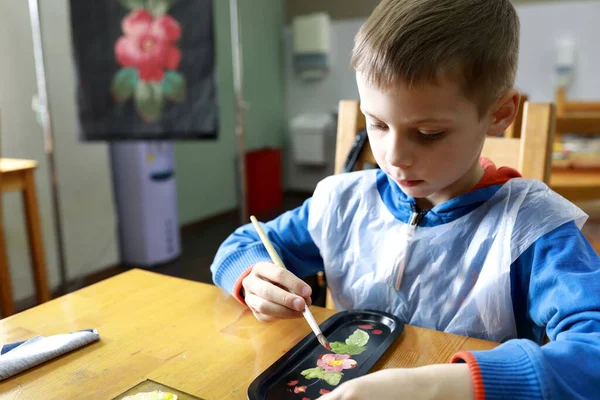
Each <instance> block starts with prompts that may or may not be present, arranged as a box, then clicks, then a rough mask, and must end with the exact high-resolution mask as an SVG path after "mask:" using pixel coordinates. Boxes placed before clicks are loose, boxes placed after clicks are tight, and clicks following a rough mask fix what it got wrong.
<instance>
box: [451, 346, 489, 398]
mask: <svg viewBox="0 0 600 400" xmlns="http://www.w3.org/2000/svg"><path fill="white" fill-rule="evenodd" d="M461 361H462V362H466V363H467V365H468V366H469V371H471V378H473V389H474V390H475V400H485V387H484V386H483V377H482V376H481V370H480V369H479V364H478V363H477V359H476V358H475V356H474V355H473V354H471V353H470V352H468V351H459V352H458V353H456V354H455V355H453V356H452V359H451V360H450V362H451V363H459V362H461Z"/></svg>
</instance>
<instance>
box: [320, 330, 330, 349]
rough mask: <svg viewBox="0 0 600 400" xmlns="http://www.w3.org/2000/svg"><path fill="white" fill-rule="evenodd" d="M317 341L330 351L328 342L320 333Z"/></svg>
mask: <svg viewBox="0 0 600 400" xmlns="http://www.w3.org/2000/svg"><path fill="white" fill-rule="evenodd" d="M317 339H318V340H319V343H321V345H322V346H323V347H325V348H326V349H327V350H329V351H331V345H330V344H329V341H328V340H327V339H325V335H323V334H322V333H320V334H319V335H318V336H317Z"/></svg>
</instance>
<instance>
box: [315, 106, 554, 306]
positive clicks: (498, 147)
mask: <svg viewBox="0 0 600 400" xmlns="http://www.w3.org/2000/svg"><path fill="white" fill-rule="evenodd" d="M555 109H556V107H555V106H554V105H553V104H550V103H529V102H525V103H524V106H523V119H522V123H521V124H520V126H521V129H520V131H521V132H520V138H515V137H504V138H495V137H488V138H487V139H486V141H485V144H484V146H483V152H482V155H483V156H484V157H488V158H489V159H490V160H492V161H494V163H495V164H496V165H498V166H507V167H512V168H515V169H516V170H518V171H519V172H520V173H521V174H522V175H523V176H524V177H526V178H530V179H538V180H540V181H543V182H545V183H548V182H549V179H550V168H551V165H552V164H551V159H552V144H553V142H554V133H555V121H556V111H555ZM365 126H366V120H365V117H364V115H363V114H362V112H361V111H360V106H359V102H358V101H355V100H342V101H341V102H340V104H339V110H338V130H337V143H336V150H335V152H336V154H335V173H336V174H338V173H340V172H341V171H342V168H343V166H344V161H345V159H346V156H347V154H348V152H349V150H350V148H351V146H352V142H353V141H354V137H355V136H356V133H357V132H358V131H360V130H361V129H364V128H365ZM365 163H371V164H376V161H375V158H374V157H373V153H372V152H371V147H370V146H368V145H367V146H365V147H364V148H363V150H362V152H361V153H360V156H359V162H358V166H357V170H360V169H362V168H363V166H364V164H365ZM325 306H326V307H327V308H329V309H335V307H334V304H333V299H332V298H331V294H330V292H329V290H327V295H326V300H325Z"/></svg>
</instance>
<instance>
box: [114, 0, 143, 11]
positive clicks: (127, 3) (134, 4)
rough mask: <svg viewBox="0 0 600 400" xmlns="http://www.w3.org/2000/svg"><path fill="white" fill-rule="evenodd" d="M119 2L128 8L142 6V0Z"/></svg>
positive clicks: (120, 0)
mask: <svg viewBox="0 0 600 400" xmlns="http://www.w3.org/2000/svg"><path fill="white" fill-rule="evenodd" d="M119 3H121V5H122V6H123V7H125V8H126V9H128V10H135V9H136V8H144V6H145V4H144V0H119Z"/></svg>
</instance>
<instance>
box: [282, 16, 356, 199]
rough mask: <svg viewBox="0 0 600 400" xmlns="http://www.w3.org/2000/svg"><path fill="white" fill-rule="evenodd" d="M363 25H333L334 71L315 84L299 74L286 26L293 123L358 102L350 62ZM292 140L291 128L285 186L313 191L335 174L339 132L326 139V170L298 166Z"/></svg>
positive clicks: (288, 92)
mask: <svg viewBox="0 0 600 400" xmlns="http://www.w3.org/2000/svg"><path fill="white" fill-rule="evenodd" d="M363 22H364V21H363V19H357V20H346V21H334V22H332V24H331V43H332V46H331V54H330V63H331V70H330V71H329V73H328V75H327V76H326V77H325V78H324V79H323V80H320V81H315V82H305V81H302V80H300V79H299V78H298V77H297V76H296V75H295V73H294V65H293V63H292V59H293V53H292V33H291V30H290V28H289V27H286V29H285V53H284V56H285V60H284V66H285V79H286V96H287V115H288V118H289V119H290V120H291V119H293V118H294V117H296V116H297V115H298V114H301V113H313V112H315V113H324V112H335V111H336V110H337V105H338V102H339V101H340V99H358V89H357V88H356V82H355V80H354V72H353V71H352V70H351V69H350V67H349V63H350V52H351V51H352V45H353V42H352V41H353V39H354V35H355V34H356V32H357V31H358V29H359V28H360V26H361V25H362V23H363ZM288 128H289V124H288ZM332 136H333V137H332ZM291 141H292V137H291V132H290V130H289V129H287V135H286V152H285V155H286V156H285V165H284V167H285V169H284V172H285V175H284V177H285V187H286V188H287V189H290V190H300V191H312V190H314V188H315V186H316V185H317V183H318V182H319V181H320V180H321V179H323V178H324V177H326V176H327V175H331V174H333V169H334V155H335V132H331V133H330V135H329V137H328V138H327V140H326V149H325V152H326V153H325V154H331V158H330V160H329V162H328V163H327V165H326V166H325V167H303V166H299V165H296V164H295V163H294V160H293V157H292V156H291V149H290V146H291Z"/></svg>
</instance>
